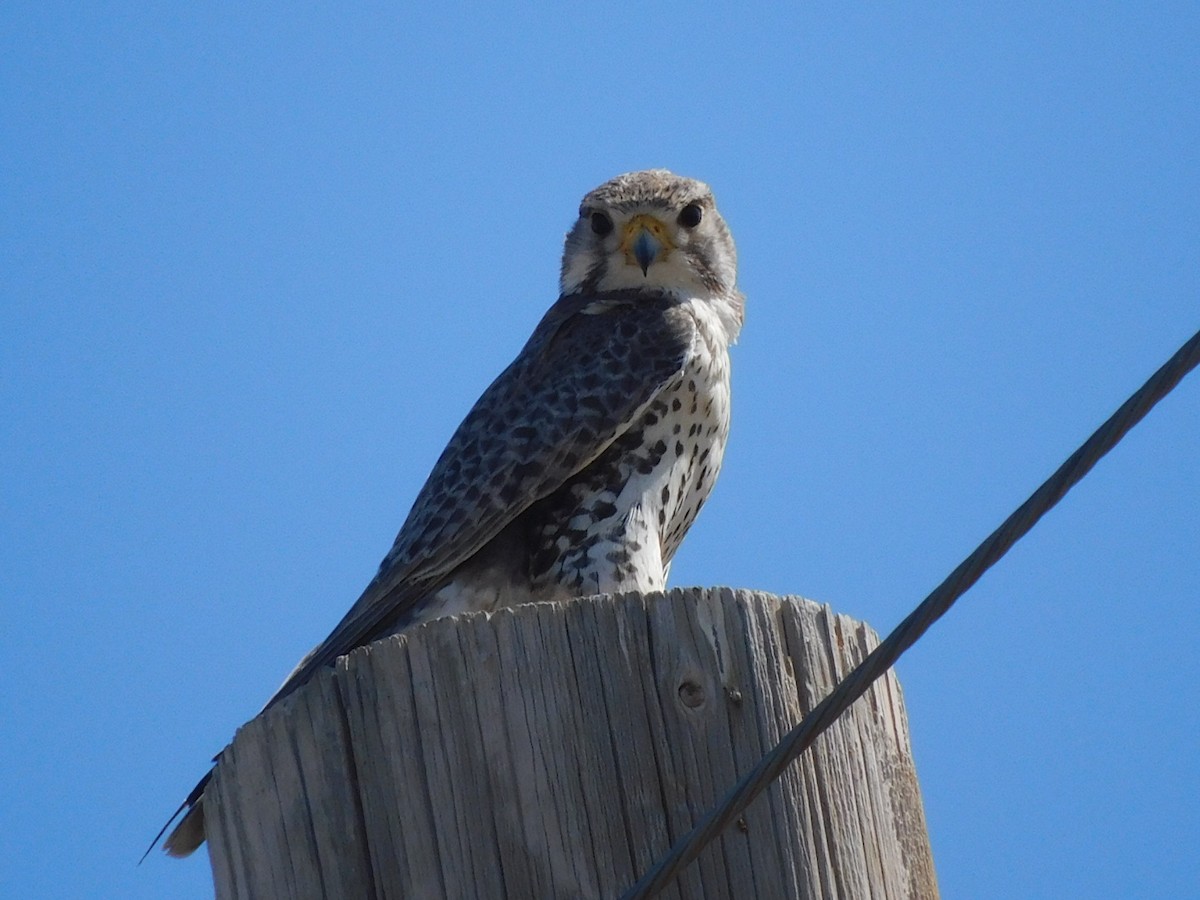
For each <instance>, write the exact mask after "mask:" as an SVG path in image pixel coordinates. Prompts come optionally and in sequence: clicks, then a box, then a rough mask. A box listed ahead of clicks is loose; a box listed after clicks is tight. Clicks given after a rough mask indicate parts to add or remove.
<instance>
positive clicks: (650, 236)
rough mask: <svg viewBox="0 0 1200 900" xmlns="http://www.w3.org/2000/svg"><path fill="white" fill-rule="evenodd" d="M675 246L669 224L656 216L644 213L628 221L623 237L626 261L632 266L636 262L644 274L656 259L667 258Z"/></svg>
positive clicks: (622, 247)
mask: <svg viewBox="0 0 1200 900" xmlns="http://www.w3.org/2000/svg"><path fill="white" fill-rule="evenodd" d="M673 248H674V244H672V243H671V238H670V236H669V235H668V234H667V226H666V225H664V224H663V223H662V222H661V221H659V220H658V219H656V218H655V217H654V216H651V215H647V214H645V213H642V214H641V215H637V216H634V217H633V218H632V219H630V220H629V221H628V222H627V223H626V225H625V233H624V235H623V236H622V239H621V249H622V250H623V251H624V252H625V262H626V263H628V264H629V265H631V266H632V265H635V264H636V265H637V266H638V268H640V269H641V270H642V274H643V275H645V274H646V273H647V272H649V270H650V266H651V264H652V263H654V262H655V260H658V259H666V257H667V254H668V253H670V252H671V250H672V249H673Z"/></svg>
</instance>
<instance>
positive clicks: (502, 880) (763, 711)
mask: <svg viewBox="0 0 1200 900" xmlns="http://www.w3.org/2000/svg"><path fill="white" fill-rule="evenodd" d="M876 643H877V638H876V636H875V634H874V632H872V631H871V630H870V629H868V628H867V627H866V626H864V625H862V624H860V623H858V622H855V621H853V620H852V619H849V618H847V617H845V616H839V615H835V614H833V613H832V612H830V611H829V609H828V608H827V607H821V606H818V605H817V604H815V603H811V602H810V601H807V600H803V599H800V598H794V597H793V598H779V597H774V596H771V595H768V594H762V593H755V592H750V591H740V590H737V591H735V590H729V589H722V588H718V589H712V590H699V589H691V590H675V591H671V592H669V593H667V594H665V595H661V594H656V595H650V596H645V597H643V596H640V595H624V596H619V597H615V598H613V597H595V598H589V599H586V600H579V601H572V602H570V603H565V604H537V605H529V606H522V607H514V608H512V609H508V610H504V611H501V612H498V613H493V614H490V615H471V616H464V617H461V618H458V619H445V620H441V621H436V622H432V623H430V624H428V625H426V626H424V627H422V628H420V629H417V630H416V631H414V632H413V633H411V634H408V635H404V636H402V637H398V638H392V639H389V640H387V641H382V642H380V643H377V644H373V645H371V646H370V647H367V648H363V649H361V650H358V651H355V652H354V653H352V654H351V655H350V656H348V657H346V658H345V659H343V660H341V661H340V662H339V664H338V667H337V669H336V670H333V671H330V672H329V673H327V674H323V675H322V676H321V677H319V678H318V679H316V680H315V681H314V682H313V683H311V684H309V685H308V686H307V687H306V688H304V689H303V690H301V691H299V692H297V693H296V694H295V695H293V696H292V697H291V698H289V699H288V700H286V701H285V702H283V703H281V704H280V705H279V706H277V707H275V708H273V709H271V710H270V711H269V712H267V713H266V714H265V715H263V716H260V717H259V718H257V719H255V720H254V721H252V722H250V723H249V724H248V725H246V726H245V727H244V728H242V729H241V730H240V731H239V732H238V734H237V737H236V738H235V739H234V741H233V744H232V745H231V746H230V748H229V749H228V750H227V751H226V753H225V756H224V757H223V758H222V761H221V764H220V766H219V767H218V769H217V774H216V777H215V778H214V779H213V782H212V784H211V785H210V787H209V789H208V792H207V793H206V795H205V804H206V807H207V810H208V815H207V824H208V841H209V847H210V854H211V859H212V867H213V878H214V881H215V884H216V894H217V897H218V898H222V900H224V898H239V900H242V898H262V897H305V898H307V897H314V898H316V897H327V898H360V897H361V898H368V897H416V898H427V897H430V898H432V897H452V898H459V897H471V898H474V897H479V898H511V900H526V898H556V897H571V898H574V897H589V898H590V897H604V898H608V897H616V896H618V895H619V894H620V893H621V892H622V891H623V890H624V889H625V888H627V887H628V886H629V885H631V884H632V883H633V882H634V881H635V880H636V879H637V877H638V876H639V875H640V874H641V873H642V872H644V871H645V870H646V869H647V868H649V867H650V866H651V864H653V863H654V862H655V860H656V859H657V858H658V857H659V856H660V855H661V854H662V853H664V852H665V851H666V850H667V849H668V847H669V846H670V844H671V842H672V840H673V839H674V838H676V837H677V836H679V835H681V834H683V833H684V832H686V831H687V830H688V828H689V827H690V826H691V825H692V823H693V822H694V820H695V819H696V818H698V817H699V816H700V815H701V814H702V813H704V812H705V811H706V810H707V809H709V808H710V807H711V806H712V805H713V804H714V803H715V802H716V801H717V800H719V799H720V798H721V797H722V796H723V795H724V793H725V792H726V791H727V790H728V789H729V788H730V787H731V786H732V785H733V784H734V783H735V781H736V780H737V778H738V776H739V775H740V774H741V773H743V772H745V771H746V770H747V769H749V768H750V767H751V766H752V765H753V764H754V763H755V762H756V761H757V760H758V759H759V757H760V756H761V755H762V754H763V753H764V752H765V751H766V750H768V749H769V748H770V747H771V746H772V745H773V744H774V743H775V741H776V740H777V739H778V738H779V737H780V736H781V735H782V733H783V732H784V731H786V730H787V728H788V727H790V726H791V725H793V724H794V723H795V722H797V721H798V720H799V719H800V717H801V716H802V715H803V713H805V712H807V711H808V710H809V709H810V708H811V707H812V706H813V705H814V704H815V703H816V702H818V701H819V700H820V699H821V698H822V697H823V696H824V695H825V694H827V693H828V692H829V690H830V689H831V688H832V687H833V686H834V684H835V683H836V682H837V680H838V678H839V677H841V676H842V675H844V674H845V673H846V672H847V671H849V670H850V668H852V667H853V666H854V664H856V663H857V662H858V661H860V660H861V659H862V658H863V657H864V656H865V655H866V654H867V653H868V652H869V651H870V650H871V648H872V647H874V646H875V644H876ZM663 896H666V897H677V898H688V900H691V898H713V897H738V898H749V897H760V898H775V897H778V898H787V897H800V898H810V897H821V898H864V897H889V898H890V897H897V898H921V900H924V898H932V897H936V896H937V883H936V878H935V875H934V869H933V861H932V857H931V855H930V849H929V842H928V837H927V835H926V830H925V819H924V813H923V811H922V808H921V798H920V791H919V788H918V785H917V778H916V772H915V770H914V767H913V762H912V756H911V752H910V748H909V740H908V731H907V723H906V719H905V713H904V704H903V700H902V698H901V695H900V687H899V684H898V683H897V681H896V679H895V676H894V675H893V674H892V673H888V675H887V676H886V677H885V678H883V679H881V680H880V681H878V682H876V684H875V685H874V686H873V687H872V688H871V690H870V692H869V693H868V694H867V695H866V696H865V697H864V698H863V699H862V700H860V701H859V702H858V703H857V704H855V706H854V707H852V708H851V710H850V711H849V713H847V714H846V715H845V716H843V717H842V718H841V719H840V720H839V721H838V723H837V724H836V725H835V726H834V727H833V728H832V729H831V730H830V731H829V732H827V733H826V734H825V735H824V736H823V737H821V738H820V739H819V740H818V741H817V743H816V745H815V746H814V747H813V748H812V750H810V751H809V752H808V753H807V754H805V755H804V756H803V757H802V758H801V760H800V761H799V763H798V764H797V765H794V766H792V767H791V768H789V770H788V771H787V772H786V773H785V775H784V776H783V777H782V778H781V779H779V781H777V782H776V783H775V784H774V785H772V787H771V788H770V789H769V790H768V792H767V793H765V794H764V795H763V796H762V797H760V798H759V799H758V800H756V801H755V803H754V804H752V805H751V806H750V808H749V809H748V810H747V811H746V814H745V816H744V817H743V818H742V820H740V821H739V822H738V824H737V825H736V826H735V827H733V828H730V829H729V830H728V831H727V832H726V833H725V834H724V835H723V836H722V837H721V838H720V839H719V840H718V841H716V842H714V843H713V844H712V845H711V846H709V847H708V848H707V849H706V850H705V851H704V853H703V854H702V855H701V857H700V858H699V860H698V861H697V862H696V863H695V864H694V865H692V866H691V867H689V869H688V870H686V871H685V872H684V873H683V875H682V876H681V877H680V878H679V879H678V880H677V881H676V883H675V884H674V885H673V886H672V887H671V888H670V889H669V890H668V891H667V892H665V893H664V895H663Z"/></svg>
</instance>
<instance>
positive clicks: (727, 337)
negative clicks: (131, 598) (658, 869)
mask: <svg viewBox="0 0 1200 900" xmlns="http://www.w3.org/2000/svg"><path fill="white" fill-rule="evenodd" d="M744 309H745V298H744V296H743V294H742V293H741V292H740V291H739V289H738V286H737V251H736V249H735V246H734V242H733V237H732V235H731V233H730V230H729V227H728V226H727V225H726V223H725V220H724V219H723V218H722V216H721V214H720V213H719V212H718V211H717V207H716V202H715V200H714V198H713V193H712V190H711V189H710V188H709V187H708V185H706V184H704V183H703V182H700V181H696V180H694V179H691V178H686V177H683V176H680V175H676V174H673V173H672V172H670V171H668V170H666V169H650V170H646V171H639V172H630V173H626V174H623V175H619V176H617V177H616V178H613V179H611V180H609V181H606V182H605V183H604V184H602V185H600V186H599V187H597V188H595V189H594V190H592V191H590V192H589V193H587V194H586V195H585V196H584V198H583V200H582V202H581V204H580V206H579V214H578V217H577V219H576V220H575V222H574V224H573V225H572V227H571V229H570V231H569V232H568V233H567V235H566V241H565V246H564V249H563V256H562V267H561V271H560V278H559V296H558V299H557V300H556V301H555V302H554V304H553V305H552V306H551V307H550V309H549V310H548V311H547V312H546V313H545V315H544V317H543V318H542V320H541V322H540V323H539V324H538V325H537V327H536V328H535V329H534V331H533V334H532V336H531V337H530V338H529V340H528V341H527V342H526V344H525V346H524V347H523V348H522V349H521V351H520V353H518V355H517V357H516V359H515V360H514V361H513V362H512V363H511V364H510V365H509V366H508V367H507V368H506V369H505V370H504V371H503V372H502V373H501V374H500V375H499V376H498V377H497V378H496V380H495V381H493V382H492V384H491V385H490V386H489V387H488V388H487V389H486V390H485V391H484V392H483V394H482V396H480V398H479V400H478V401H477V402H476V403H475V405H474V406H473V407H472V409H471V410H470V412H469V413H468V414H467V416H466V418H465V419H464V420H463V422H462V424H461V425H459V427H458V429H457V430H456V431H455V432H454V434H453V436H452V437H451V438H450V442H449V444H448V445H447V446H446V449H445V450H444V451H443V453H442V454H441V456H440V457H439V458H438V460H437V462H436V463H435V464H434V467H433V470H432V472H431V473H430V475H429V478H428V480H427V481H426V482H425V484H424V486H423V487H422V488H421V490H420V492H419V493H418V495H417V498H416V500H415V501H414V503H413V506H412V509H411V511H410V512H409V514H408V516H407V518H406V519H405V521H404V524H403V525H402V527H401V528H400V532H399V534H398V535H397V536H396V539H395V542H394V543H393V544H392V547H391V549H390V550H389V551H388V553H387V555H386V556H385V557H384V559H383V561H382V563H381V564H380V566H379V569H378V571H377V572H376V574H375V575H374V577H373V578H372V579H371V581H370V583H369V584H368V585H367V587H366V589H365V590H364V591H363V593H362V594H361V596H360V597H359V598H358V600H357V601H356V602H355V603H354V605H353V606H352V607H351V608H350V610H349V611H348V612H347V613H346V614H345V616H344V617H343V618H342V620H341V621H340V622H339V623H338V624H337V625H336V627H334V629H333V631H332V632H331V633H330V634H329V636H328V637H327V638H325V640H323V641H322V642H321V643H320V644H318V645H317V646H316V647H315V648H314V649H313V650H312V651H311V652H310V653H309V654H308V655H307V656H305V657H304V658H303V659H302V660H301V661H300V663H299V664H298V665H297V666H296V667H295V669H293V671H292V672H291V674H290V675H288V677H287V678H286V680H285V681H284V682H283V684H282V685H281V686H280V687H279V689H278V690H277V691H276V692H275V694H274V695H273V696H272V697H271V698H270V699H269V700H268V701H267V703H266V705H265V706H264V707H263V709H264V711H265V710H266V709H268V708H270V707H271V706H273V705H275V704H276V703H278V702H279V701H280V700H282V699H283V698H285V697H287V696H288V695H289V694H291V693H292V692H293V691H295V690H296V689H297V688H299V687H301V686H302V685H304V684H305V683H306V682H307V681H308V680H309V679H310V678H311V677H312V676H313V674H314V673H316V672H317V671H319V670H320V669H322V668H323V667H327V666H332V665H333V664H334V663H335V662H336V660H337V659H338V657H340V656H344V655H345V654H347V653H349V652H350V651H352V650H354V649H355V648H356V647H360V646H362V645H364V644H367V643H370V642H371V641H375V640H379V639H381V638H384V637H388V636H390V635H393V634H398V633H400V632H403V631H406V630H408V629H411V628H414V627H416V626H418V625H420V624H422V623H424V622H428V621H430V620H432V619H436V618H440V617H443V616H450V615H455V614H458V613H465V612H475V611H487V610H494V609H498V608H500V607H504V606H508V605H512V604H517V603H527V602H542V601H554V600H568V599H572V598H576V597H581V596H588V595H593V594H605V593H617V592H622V591H642V592H649V591H659V590H662V589H663V588H664V587H665V584H666V579H667V573H668V570H669V568H670V565H671V560H672V558H673V557H674V555H675V552H676V551H677V550H678V549H679V546H680V543H681V542H682V541H683V538H684V535H685V534H686V533H687V531H688V529H689V528H690V527H691V525H692V522H693V521H694V519H695V518H696V515H697V513H699V512H700V508H701V507H702V506H703V505H704V503H705V501H706V500H707V499H708V497H709V493H710V491H711V490H712V488H713V483H714V481H715V479H716V477H717V473H718V472H719V470H720V468H721V461H722V458H723V456H724V453H725V447H726V443H727V440H728V436H729V424H730V359H729V347H730V345H731V344H733V343H735V342H736V340H737V337H738V334H739V332H740V330H741V327H742V322H743V318H744ZM219 764H220V756H219V755H218V757H217V758H216V759H215V760H214V766H213V768H211V769H210V770H209V772H208V773H207V774H206V775H205V776H204V777H203V778H202V779H201V780H200V782H199V783H198V784H197V785H196V787H195V788H194V789H193V791H192V792H191V793H190V794H189V795H188V797H187V799H186V800H184V802H183V803H182V804H181V805H180V807H179V809H178V810H176V812H175V814H174V815H173V816H172V817H171V819H170V820H169V821H168V822H167V824H166V825H165V826H163V829H162V831H160V832H159V834H158V836H157V837H156V838H155V840H154V842H152V843H151V847H153V846H154V844H155V843H157V842H158V840H159V839H160V838H161V837H162V835H163V834H164V833H166V831H167V829H168V828H170V826H171V825H172V824H173V823H174V822H175V820H176V819H178V818H179V816H180V814H182V815H183V818H182V819H181V820H180V821H179V824H178V825H177V826H176V827H175V829H174V830H173V831H172V832H171V834H170V835H169V836H168V837H167V839H166V840H165V841H164V842H163V847H164V849H165V851H166V852H167V853H168V854H169V855H171V856H176V857H182V856H187V855H189V854H191V853H192V852H193V851H195V850H196V849H197V848H198V847H199V846H200V845H201V844H202V843H203V842H204V839H205V828H204V790H205V787H206V786H207V784H208V781H209V779H210V778H211V777H212V774H213V772H214V771H215V769H216V766H217V765H219Z"/></svg>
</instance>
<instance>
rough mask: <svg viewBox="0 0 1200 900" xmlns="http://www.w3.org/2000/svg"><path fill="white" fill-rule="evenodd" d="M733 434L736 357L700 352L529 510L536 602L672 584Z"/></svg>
mask: <svg viewBox="0 0 1200 900" xmlns="http://www.w3.org/2000/svg"><path fill="white" fill-rule="evenodd" d="M728 433H729V380H728V358H727V357H725V356H724V354H721V355H720V357H719V358H718V359H716V360H714V358H713V357H711V356H707V355H706V356H704V357H702V358H697V359H695V360H693V361H692V362H691V363H690V364H689V365H688V366H686V367H685V368H684V370H683V372H682V373H681V375H680V376H679V377H678V378H677V379H676V380H675V381H673V382H672V383H671V384H669V385H668V386H667V388H666V389H665V390H664V391H663V392H662V393H660V394H659V395H658V396H657V397H656V398H655V399H654V400H653V401H652V402H651V403H650V404H649V406H648V407H647V408H646V409H645V410H643V411H642V413H641V416H640V418H639V419H638V421H637V423H636V424H635V425H634V426H633V427H632V428H630V429H629V430H628V431H626V432H625V433H624V434H622V435H621V436H620V437H619V438H617V440H616V441H614V442H613V444H612V445H611V446H610V447H609V448H608V449H607V450H606V451H605V452H604V453H603V454H602V455H601V456H600V457H599V458H598V459H597V460H596V461H595V462H594V463H593V464H592V465H590V466H588V467H587V469H585V470H584V471H583V472H581V473H579V474H578V475H577V476H576V477H575V478H573V479H572V480H570V481H569V482H567V483H566V484H565V485H563V487H562V488H560V489H559V490H558V491H556V492H555V493H554V494H552V495H551V496H550V497H548V498H546V499H545V500H543V501H541V502H540V503H538V504H536V505H535V507H534V508H533V509H531V510H529V511H528V513H527V514H526V515H527V519H528V521H527V531H526V534H527V536H528V540H529V546H530V556H529V581H530V591H531V599H534V600H544V599H560V598H569V597H577V596H581V595H584V594H593V593H609V592H614V591H629V590H636V591H652V590H662V589H663V588H664V587H665V585H666V576H667V570H668V568H669V566H670V564H671V560H672V558H673V557H674V555H675V552H676V551H677V550H678V549H679V545H680V544H681V543H682V541H683V538H684V536H685V535H686V534H687V531H688V529H689V528H690V527H691V524H692V522H693V521H694V520H695V518H696V515H697V513H699V511H700V508H701V507H702V506H703V505H704V502H705V501H706V500H707V499H708V496H709V493H710V492H711V491H712V486H713V483H714V482H715V480H716V477H717V472H718V471H719V470H720V467H721V460H722V457H723V456H724V452H725V443H726V439H727V437H728Z"/></svg>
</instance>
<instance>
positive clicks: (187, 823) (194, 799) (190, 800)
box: [138, 760, 216, 865]
mask: <svg viewBox="0 0 1200 900" xmlns="http://www.w3.org/2000/svg"><path fill="white" fill-rule="evenodd" d="M214 761H215V760H214ZM215 768H216V767H215V766H214V767H213V769H209V770H208V772H207V773H206V774H205V776H204V777H203V778H201V779H200V781H199V782H198V783H197V784H196V786H195V787H194V788H192V792H191V793H190V794H188V795H187V799H186V800H184V801H183V802H182V803H180V804H179V809H177V810H175V812H174V813H173V814H172V815H171V818H169V819H167V823H166V824H165V825H163V827H162V828H160V829H159V831H158V834H156V835H155V836H154V840H152V841H151V842H150V846H149V847H147V848H146V852H145V853H143V854H142V858H141V859H140V860H138V865H141V864H142V862H143V861H144V860H145V859H146V857H147V856H149V855H150V851H151V850H153V849H154V845H155V844H157V843H158V842H159V841H160V840H161V839H162V836H163V835H164V834H166V833H167V829H168V828H170V827H171V825H172V824H174V822H175V820H176V819H178V818H179V814H180V813H183V818H182V819H180V822H179V824H178V825H176V826H175V830H174V831H172V832H171V833H170V834H169V835H168V836H167V839H166V840H165V841H163V850H165V851H166V852H167V855H169V856H174V857H184V856H190V855H191V854H192V853H194V852H195V851H196V849H197V848H198V847H199V846H200V845H201V844H203V843H204V789H205V788H206V787H207V786H208V782H209V781H210V780H211V779H212V776H213V771H214V769H215Z"/></svg>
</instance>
